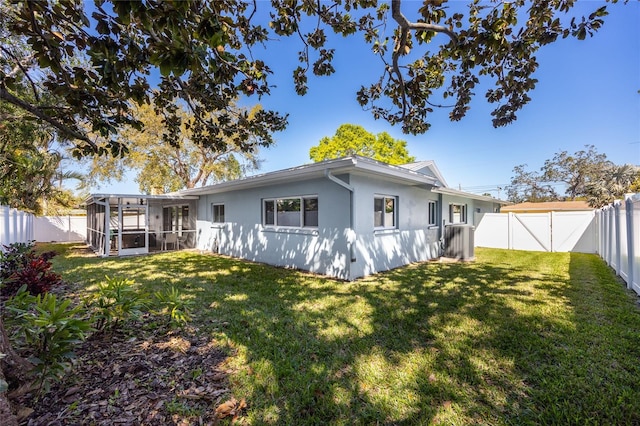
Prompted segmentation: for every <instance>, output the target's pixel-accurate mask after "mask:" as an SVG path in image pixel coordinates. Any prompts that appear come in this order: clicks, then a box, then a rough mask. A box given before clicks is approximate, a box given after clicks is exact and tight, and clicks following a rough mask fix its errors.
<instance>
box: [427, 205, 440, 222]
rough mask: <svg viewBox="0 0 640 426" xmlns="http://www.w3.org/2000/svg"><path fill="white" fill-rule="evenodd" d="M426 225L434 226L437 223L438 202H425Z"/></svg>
mask: <svg viewBox="0 0 640 426" xmlns="http://www.w3.org/2000/svg"><path fill="white" fill-rule="evenodd" d="M427 222H428V223H427V225H428V226H436V225H437V224H438V202H437V201H435V200H429V203H428V204H427Z"/></svg>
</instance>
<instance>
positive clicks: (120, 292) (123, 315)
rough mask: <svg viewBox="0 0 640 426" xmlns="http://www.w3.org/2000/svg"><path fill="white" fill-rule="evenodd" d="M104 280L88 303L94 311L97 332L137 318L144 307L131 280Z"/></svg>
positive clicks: (142, 298)
mask: <svg viewBox="0 0 640 426" xmlns="http://www.w3.org/2000/svg"><path fill="white" fill-rule="evenodd" d="M105 279H106V281H105V282H104V283H102V284H100V285H99V287H98V291H97V292H96V295H95V298H94V300H92V301H91V303H90V304H91V306H92V308H93V310H94V311H95V317H94V319H95V321H96V322H95V328H96V330H99V331H104V330H105V329H107V328H109V327H110V328H112V329H114V328H116V327H117V326H118V325H119V324H121V323H122V322H125V321H127V320H129V319H136V318H138V317H139V316H140V315H141V314H142V309H143V308H144V307H145V305H146V303H145V299H144V297H142V296H141V295H140V294H138V293H137V292H136V290H135V288H134V287H133V285H134V281H133V280H129V279H126V278H110V277H108V276H106V277H105Z"/></svg>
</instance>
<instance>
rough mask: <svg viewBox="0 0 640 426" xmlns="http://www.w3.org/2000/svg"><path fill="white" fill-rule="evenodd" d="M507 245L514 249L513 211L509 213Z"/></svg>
mask: <svg viewBox="0 0 640 426" xmlns="http://www.w3.org/2000/svg"><path fill="white" fill-rule="evenodd" d="M507 215H509V216H508V218H507V247H508V248H509V250H513V212H508V213H507Z"/></svg>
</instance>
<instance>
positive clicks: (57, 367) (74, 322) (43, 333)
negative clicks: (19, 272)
mask: <svg viewBox="0 0 640 426" xmlns="http://www.w3.org/2000/svg"><path fill="white" fill-rule="evenodd" d="M5 307H6V309H7V311H9V312H11V313H12V314H13V315H12V318H11V320H10V321H8V324H9V325H10V327H11V331H12V333H11V334H12V336H13V337H14V338H13V339H12V340H13V342H14V343H15V344H16V347H17V349H18V350H19V351H20V352H21V353H22V354H24V355H25V356H27V358H28V359H29V361H31V362H32V363H33V364H34V369H33V373H35V374H36V375H37V376H38V382H39V388H40V389H41V388H42V387H43V385H44V387H45V389H46V388H48V386H49V384H50V382H51V381H53V380H56V379H60V378H61V377H62V374H63V373H64V372H66V371H67V370H68V369H69V367H70V363H69V360H70V359H72V358H73V357H74V356H75V354H74V353H73V348H74V346H75V345H76V344H77V343H79V342H81V341H82V340H84V338H85V337H86V335H87V333H88V332H89V331H90V330H91V322H90V321H87V320H85V319H83V318H82V317H83V316H84V314H85V308H84V307H83V306H74V307H72V306H71V301H69V300H64V299H58V298H57V297H56V296H55V295H54V294H50V293H46V294H41V295H37V296H33V295H31V294H29V292H28V291H27V288H26V286H24V285H23V286H22V287H20V289H19V290H18V292H17V293H16V295H15V296H14V297H12V298H11V299H9V300H7V302H6V305H5Z"/></svg>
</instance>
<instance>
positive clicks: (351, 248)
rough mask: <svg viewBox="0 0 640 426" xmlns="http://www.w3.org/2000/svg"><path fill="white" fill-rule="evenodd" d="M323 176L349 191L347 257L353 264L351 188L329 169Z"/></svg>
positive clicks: (354, 256)
mask: <svg viewBox="0 0 640 426" xmlns="http://www.w3.org/2000/svg"><path fill="white" fill-rule="evenodd" d="M324 176H325V177H326V178H327V179H329V180H330V181H332V182H333V183H336V184H338V185H340V186H341V187H343V188H345V189H346V190H347V191H349V234H350V236H349V237H350V240H351V241H349V242H348V244H349V257H350V258H351V259H350V260H351V262H352V263H353V262H355V261H356V249H355V246H356V245H355V235H354V234H355V230H354V229H353V226H354V222H355V219H354V203H353V186H351V185H349V184H348V183H346V182H345V181H343V180H341V179H338V178H337V177H335V176H334V175H332V174H331V170H329V169H325V171H324Z"/></svg>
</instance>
